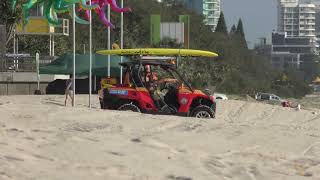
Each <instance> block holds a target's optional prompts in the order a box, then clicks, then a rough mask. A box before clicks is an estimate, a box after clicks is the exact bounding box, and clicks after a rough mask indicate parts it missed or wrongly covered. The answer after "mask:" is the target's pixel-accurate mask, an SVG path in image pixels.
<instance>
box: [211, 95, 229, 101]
mask: <svg viewBox="0 0 320 180" xmlns="http://www.w3.org/2000/svg"><path fill="white" fill-rule="evenodd" d="M214 97H215V98H216V99H217V100H228V97H227V95H225V94H220V93H214Z"/></svg>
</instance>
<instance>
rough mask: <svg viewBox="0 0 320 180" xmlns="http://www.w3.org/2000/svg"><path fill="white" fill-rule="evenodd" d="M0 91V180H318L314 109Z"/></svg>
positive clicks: (319, 117) (319, 149)
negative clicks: (143, 104)
mask: <svg viewBox="0 0 320 180" xmlns="http://www.w3.org/2000/svg"><path fill="white" fill-rule="evenodd" d="M76 97H77V99H76V103H77V106H76V108H72V107H70V105H69V106H68V107H64V106H63V104H64V96H58V95H57V96H0V179H1V180H7V179H8V180H11V179H15V180H44V179H45V180H89V179H90V180H96V179H97V180H100V179H101V180H109V179H110V180H118V179H119V180H122V179H123V180H127V179H128V180H158V179H159V180H162V179H163V180H191V179H192V180H199V179H200V180H202V179H204V180H207V179H208V180H213V179H217V180H231V179H232V180H233V179H234V180H278V179H279V180H280V179H281V180H287V179H288V180H304V179H306V180H310V179H314V180H319V179H320V112H317V111H307V110H301V111H297V110H295V109H289V108H283V107H280V106H273V105H266V104H262V103H257V102H246V101H235V100H229V101H220V102H218V104H217V115H216V116H217V117H216V119H211V120H198V119H193V118H186V117H175V116H157V115H146V114H140V113H131V112H119V111H108V110H101V109H99V104H98V98H97V97H96V96H94V97H93V100H94V103H93V108H92V109H88V108H87V103H88V96H84V95H80V96H76Z"/></svg>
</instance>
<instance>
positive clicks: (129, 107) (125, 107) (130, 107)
mask: <svg viewBox="0 0 320 180" xmlns="http://www.w3.org/2000/svg"><path fill="white" fill-rule="evenodd" d="M118 110H119V111H132V112H141V110H140V108H139V107H138V106H136V105H134V104H123V105H121V106H120V107H119V108H118Z"/></svg>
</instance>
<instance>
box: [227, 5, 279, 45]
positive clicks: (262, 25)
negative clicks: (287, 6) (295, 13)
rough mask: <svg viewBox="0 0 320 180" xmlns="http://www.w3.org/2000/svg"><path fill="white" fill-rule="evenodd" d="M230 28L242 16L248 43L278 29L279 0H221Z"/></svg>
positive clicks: (256, 40) (252, 43) (251, 43)
mask: <svg viewBox="0 0 320 180" xmlns="http://www.w3.org/2000/svg"><path fill="white" fill-rule="evenodd" d="M221 3H222V11H223V13H224V16H225V20H226V23H227V25H228V30H230V28H231V26H232V25H233V24H237V22H238V19H239V18H241V19H242V21H243V25H244V30H245V34H246V38H247V41H248V45H249V46H250V47H253V46H254V43H257V42H259V40H258V38H262V37H267V36H271V35H270V34H271V32H272V30H276V29H277V0H221Z"/></svg>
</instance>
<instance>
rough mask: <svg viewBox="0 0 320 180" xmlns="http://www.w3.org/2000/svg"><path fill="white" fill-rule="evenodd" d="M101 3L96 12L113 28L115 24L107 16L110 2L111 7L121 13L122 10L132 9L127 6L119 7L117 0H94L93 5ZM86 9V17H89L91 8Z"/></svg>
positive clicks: (106, 24) (105, 23) (104, 22)
mask: <svg viewBox="0 0 320 180" xmlns="http://www.w3.org/2000/svg"><path fill="white" fill-rule="evenodd" d="M97 4H98V5H99V7H98V8H95V9H94V10H95V12H96V13H97V14H98V16H99V18H100V20H101V21H102V22H103V24H104V25H105V26H107V27H110V28H111V29H113V28H114V25H113V24H112V23H111V22H110V20H109V19H108V18H107V16H106V13H105V12H106V8H107V6H108V4H110V7H111V9H112V10H113V11H115V12H118V13H121V12H129V11H131V8H129V7H126V8H119V6H118V5H117V2H116V1H115V0H92V5H97ZM85 11H86V18H87V19H89V18H90V15H89V10H88V9H87V10H85Z"/></svg>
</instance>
